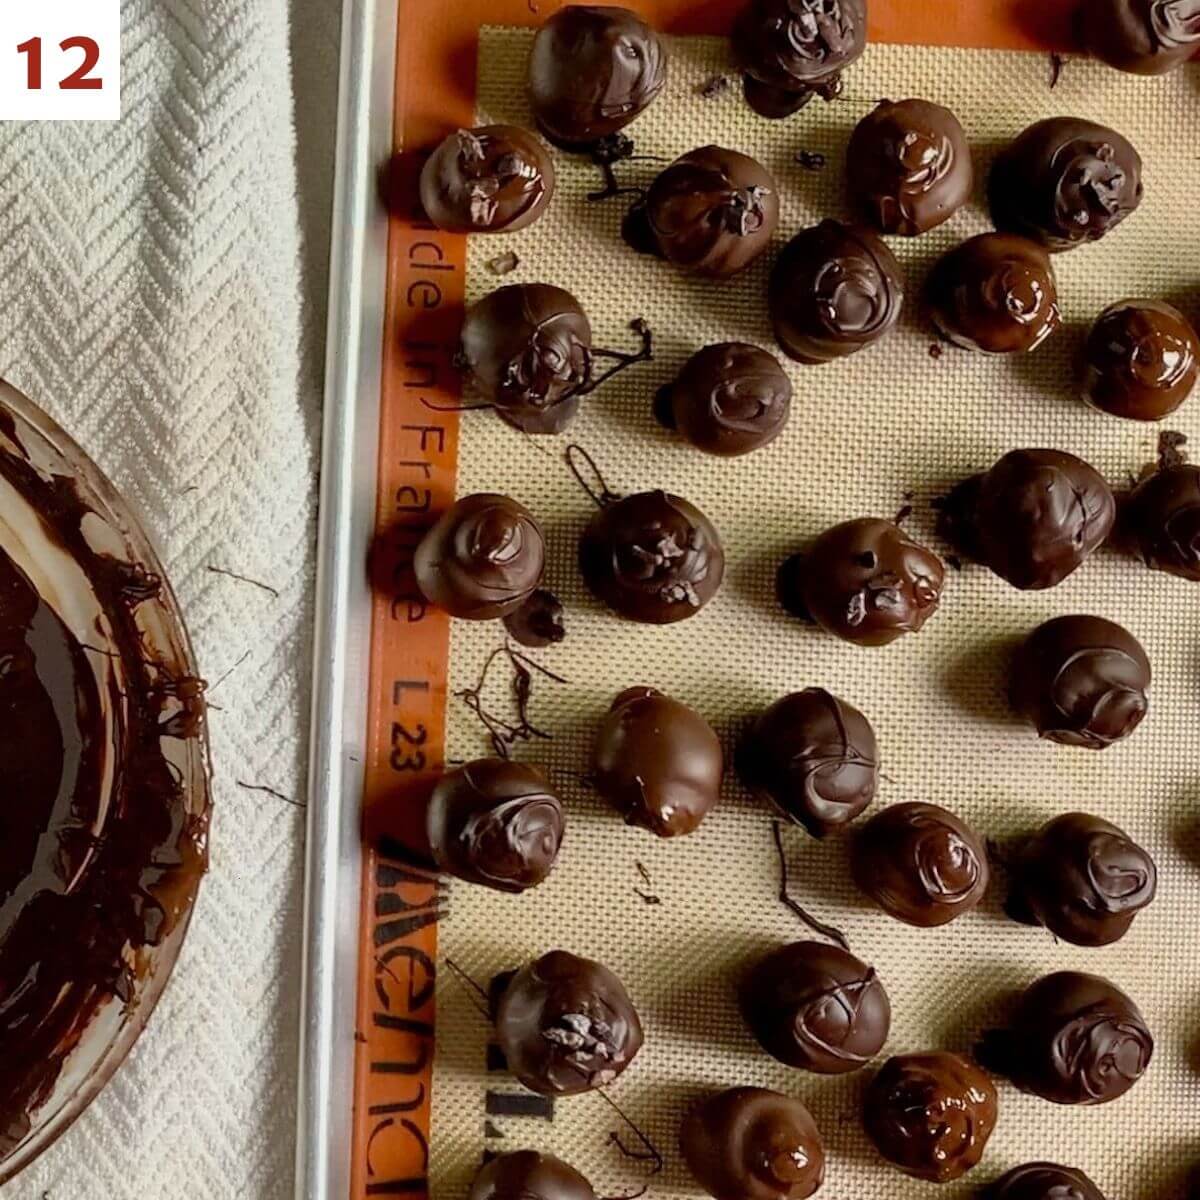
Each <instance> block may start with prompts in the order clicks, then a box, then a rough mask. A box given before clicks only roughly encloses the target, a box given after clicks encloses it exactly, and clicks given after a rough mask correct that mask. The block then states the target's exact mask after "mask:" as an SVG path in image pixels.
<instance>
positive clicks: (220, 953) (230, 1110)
mask: <svg viewBox="0 0 1200 1200" xmlns="http://www.w3.org/2000/svg"><path fill="white" fill-rule="evenodd" d="M337 8H338V0H292V6H291V10H290V11H289V8H288V5H287V4H286V3H285V2H284V0H122V24H123V29H122V56H123V71H124V90H123V102H122V110H123V118H122V120H121V121H120V123H119V124H99V123H96V124H67V123H56V124H47V123H43V124H28V125H24V124H15V123H9V124H3V125H0V375H2V376H3V377H5V378H7V379H9V380H10V381H11V382H12V383H14V384H15V385H16V386H17V387H19V388H21V389H22V390H23V391H25V392H26V393H27V394H28V395H29V396H30V397H32V398H33V399H34V400H35V401H37V402H38V403H39V404H41V405H42V406H43V407H44V408H45V409H46V410H47V411H48V412H49V413H50V414H51V415H52V416H53V417H55V418H56V419H57V420H58V421H59V422H61V423H62V424H63V425H64V426H65V428H66V429H67V430H68V431H69V432H70V433H71V434H72V435H73V436H74V437H75V438H76V439H77V440H78V441H79V442H80V443H81V444H82V445H83V447H84V448H85V449H86V450H87V451H88V452H89V453H90V454H91V455H92V456H93V457H94V458H95V459H96V461H97V462H98V463H99V464H100V466H101V467H102V468H103V469H104V470H105V471H106V472H107V473H108V474H109V475H110V476H111V477H112V479H113V480H114V481H115V483H116V484H117V486H118V487H119V488H120V489H121V490H122V492H123V493H124V494H125V496H126V497H127V498H128V499H129V500H130V501H131V503H132V504H133V505H134V507H135V509H136V510H138V511H140V512H141V514H142V517H143V519H144V521H145V523H146V525H147V527H148V529H149V531H150V533H151V535H152V537H154V539H155V540H156V542H157V544H158V546H159V548H160V550H161V552H162V554H163V557H164V560H165V562H166V564H167V568H168V572H169V574H170V577H171V579H172V581H173V583H174V584H175V587H176V588H177V590H178V591H179V594H180V598H181V600H182V603H183V607H184V611H185V613H186V616H187V622H188V625H189V627H190V630H191V633H192V637H193V638H194V640H195V642H196V649H197V653H198V656H199V660H200V668H201V672H202V674H203V675H204V676H205V677H206V678H207V679H208V680H209V682H210V684H211V685H212V688H211V692H210V696H211V700H212V705H213V712H212V717H211V721H210V729H211V736H212V748H213V762H214V772H215V815H214V824H213V836H212V869H211V872H210V875H209V877H208V879H207V881H206V882H205V884H204V886H203V888H202V890H201V894H200V901H199V905H198V908H197V911H196V918H195V922H194V924H193V926H192V930H191V933H190V935H189V938H188V941H187V945H186V946H185V948H184V952H183V956H182V959H181V961H180V963H179V965H178V968H177V970H176V972H175V975H174V978H173V979H172V981H171V985H170V987H169V988H168V989H167V993H166V995H165V997H164V998H163V1000H162V1003H161V1004H160V1006H159V1009H158V1011H157V1013H156V1014H155V1016H154V1017H153V1019H152V1020H151V1023H150V1026H149V1029H148V1030H147V1032H146V1033H145V1035H144V1036H143V1037H142V1039H141V1041H140V1043H139V1045H138V1046H137V1048H136V1049H135V1051H134V1053H133V1055H132V1056H131V1058H130V1059H129V1061H128V1062H127V1063H126V1064H125V1066H124V1067H123V1068H122V1069H121V1070H120V1072H119V1073H118V1074H117V1076H116V1078H115V1079H114V1081H113V1082H112V1083H111V1084H110V1085H109V1087H108V1088H106V1089H105V1091H104V1092H103V1094H102V1095H101V1096H100V1098H99V1099H98V1100H97V1101H96V1102H95V1103H94V1104H93V1105H92V1106H91V1108H90V1109H89V1111H88V1112H87V1113H86V1114H85V1115H84V1116H83V1117H82V1118H81V1119H80V1120H79V1121H78V1122H77V1123H76V1125H75V1126H74V1128H72V1129H71V1130H70V1132H69V1133H68V1134H67V1135H66V1136H65V1137H64V1138H63V1139H62V1140H61V1141H60V1142H59V1143H58V1145H56V1146H55V1147H53V1148H52V1149H51V1150H49V1151H48V1152H47V1153H46V1154H45V1155H43V1157H42V1158H41V1160H39V1161H38V1162H37V1163H36V1164H35V1165H34V1166H32V1167H31V1168H30V1169H29V1170H28V1171H26V1172H25V1173H24V1174H23V1175H21V1176H19V1177H18V1178H17V1179H15V1180H14V1181H13V1182H11V1183H10V1184H8V1185H7V1186H6V1187H4V1188H3V1189H0V1192H2V1194H3V1197H4V1200H10V1197H11V1200H43V1197H49V1198H50V1200H126V1198H128V1200H134V1198H135V1197H136V1200H167V1198H168V1197H170V1198H172V1200H173V1198H175V1197H178V1196H186V1197H188V1200H241V1198H243V1197H245V1198H247V1200H276V1198H280V1200H282V1198H283V1197H286V1196H289V1195H290V1194H291V1187H292V1157H293V1149H294V1134H293V1126H294V1120H293V1118H294V1112H295V1102H294V1094H295V1079H296V1066H295V1063H296V1045H295V1037H296V1017H297V1001H298V993H299V933H300V909H301V900H302V889H303V881H302V871H301V863H302V847H303V836H304V813H303V811H302V809H301V808H300V807H297V805H300V804H302V803H303V799H304V760H305V754H306V744H305V743H306V736H305V735H306V726H307V715H308V693H309V687H308V676H309V628H310V625H311V611H310V607H311V605H310V596H311V585H312V578H313V562H314V545H313V541H314V515H315V507H316V489H317V457H318V451H319V446H318V417H319V411H320V369H321V352H322V343H323V338H324V302H323V296H324V288H325V261H326V255H327V248H328V220H329V194H330V187H331V176H330V166H331V161H332V140H333V129H334V120H335V112H336V58H337V53H336V49H337V47H336V43H337V25H338V21H337ZM219 571H231V572H234V573H236V574H238V575H241V576H244V577H246V578H247V579H252V580H255V581H258V583H260V584H262V585H263V586H255V584H251V583H245V582H241V581H239V580H237V579H234V578H231V577H230V576H229V575H224V574H220V573H218V572H219ZM242 785H249V786H250V787H258V788H270V789H271V790H272V792H275V793H278V795H279V796H280V797H283V799H278V798H276V796H274V795H272V794H271V793H270V792H266V791H252V790H248V788H247V787H245V786H242Z"/></svg>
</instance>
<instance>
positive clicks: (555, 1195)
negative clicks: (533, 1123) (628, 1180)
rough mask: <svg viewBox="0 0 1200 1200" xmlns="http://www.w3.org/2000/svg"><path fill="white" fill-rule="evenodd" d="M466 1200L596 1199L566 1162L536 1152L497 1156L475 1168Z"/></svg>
mask: <svg viewBox="0 0 1200 1200" xmlns="http://www.w3.org/2000/svg"><path fill="white" fill-rule="evenodd" d="M467 1200H596V1193H595V1191H594V1190H593V1189H592V1185H591V1184H590V1183H589V1182H588V1181H587V1179H585V1178H584V1177H583V1176H582V1175H581V1174H580V1173H579V1172H578V1171H577V1170H575V1168H574V1167H573V1166H571V1164H570V1163H565V1162H563V1160H562V1159H561V1158H555V1156H554V1155H553V1154H543V1153H540V1152H539V1151H537V1150H514V1151H512V1152H511V1153H509V1154H497V1155H496V1157H495V1158H493V1159H490V1160H489V1161H488V1162H486V1163H484V1164H483V1166H482V1167H480V1168H479V1172H478V1174H477V1175H476V1176H475V1179H474V1180H473V1181H472V1183H471V1187H470V1190H469V1191H468V1192H467Z"/></svg>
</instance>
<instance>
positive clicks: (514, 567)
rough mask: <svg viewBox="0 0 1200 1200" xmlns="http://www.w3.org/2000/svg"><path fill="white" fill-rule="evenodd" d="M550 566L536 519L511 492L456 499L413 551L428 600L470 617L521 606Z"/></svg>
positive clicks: (480, 617)
mask: <svg viewBox="0 0 1200 1200" xmlns="http://www.w3.org/2000/svg"><path fill="white" fill-rule="evenodd" d="M545 566H546V540H545V537H544V535H543V534H542V527H541V526H540V525H539V524H538V523H537V520H536V518H535V517H534V516H533V514H532V513H531V512H530V511H529V510H528V509H527V508H526V507H525V506H524V505H523V504H518V503H517V501H515V500H514V499H512V497H510V496H498V495H495V494H493V493H491V492H479V493H477V494H475V495H473V496H463V497H462V499H460V500H456V501H455V502H454V504H452V505H451V506H450V508H448V509H447V510H446V511H445V512H444V513H443V514H442V515H441V516H440V517H439V518H438V519H437V521H436V523H435V524H434V525H433V527H432V528H431V529H430V530H429V531H428V532H427V533H426V534H425V536H424V537H423V538H422V539H421V541H420V543H419V544H418V546H417V549H416V552H415V553H414V555H413V571H414V573H415V574H416V579H417V587H419V588H420V589H421V594H422V595H423V596H424V597H425V599H426V600H429V601H431V602H432V603H433V604H436V605H437V606H438V607H439V608H443V609H445V610H446V612H448V613H449V614H450V615H451V616H452V617H463V618H466V619H467V620H471V621H488V620H491V619H493V618H495V617H503V616H506V615H507V614H508V613H510V612H513V611H515V610H516V609H518V608H520V607H521V605H522V604H524V602H525V600H526V599H527V598H528V596H529V595H530V593H531V592H532V591H533V590H534V589H535V588H536V587H537V586H538V584H539V583H541V581H542V572H543V571H544V570H545Z"/></svg>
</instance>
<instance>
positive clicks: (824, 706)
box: [737, 688, 879, 838]
mask: <svg viewBox="0 0 1200 1200" xmlns="http://www.w3.org/2000/svg"><path fill="white" fill-rule="evenodd" d="M737 767H738V773H739V774H740V775H741V777H742V781H743V782H744V783H745V784H746V786H747V787H748V788H750V790H751V791H753V792H755V793H756V794H757V795H758V796H759V797H760V798H762V799H764V800H767V801H770V802H771V803H772V804H774V805H775V807H776V808H778V809H779V811H780V812H782V813H783V814H784V816H786V817H787V818H788V819H789V820H792V821H794V822H795V823H796V824H797V825H803V826H804V828H805V829H807V830H808V832H809V833H811V834H812V835H813V837H818V838H819V837H824V836H825V835H826V834H827V833H828V832H829V831H830V830H831V829H836V828H837V827H838V826H840V825H845V824H846V823H847V822H848V821H853V820H854V818H855V817H857V816H858V814H859V813H860V812H862V811H863V809H864V808H866V807H867V805H868V804H870V803H871V801H872V799H873V798H874V796H875V787H876V784H877V783H878V781H879V748H878V746H877V745H876V743H875V731H874V730H873V729H872V728H871V723H870V721H868V720H867V718H866V717H864V716H863V715H862V713H860V712H859V711H858V709H857V708H855V707H854V706H853V705H852V704H847V703H846V701H845V700H839V699H838V697H837V696H834V695H832V694H831V693H829V692H827V691H825V689H824V688H806V689H805V690H804V691H802V692H793V693H792V694H791V695H790V696H785V697H784V698H783V699H782V700H777V701H776V702H775V703H774V704H772V705H771V706H770V708H768V709H767V710H766V711H765V712H763V713H762V714H761V715H760V716H759V717H758V718H757V720H755V722H754V723H753V725H751V726H750V728H749V730H748V731H747V733H746V736H745V738H744V740H743V742H742V746H741V748H740V749H739V752H738V760H737Z"/></svg>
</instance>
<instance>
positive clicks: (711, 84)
mask: <svg viewBox="0 0 1200 1200" xmlns="http://www.w3.org/2000/svg"><path fill="white" fill-rule="evenodd" d="M730 86H731V81H730V78H729V76H728V75H714V76H713V77H712V78H711V79H710V80H708V82H707V83H704V84H701V86H700V96H701V98H702V99H704V100H715V99H716V97H718V96H719V95H721V93H722V92H727V91H729V88H730Z"/></svg>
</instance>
